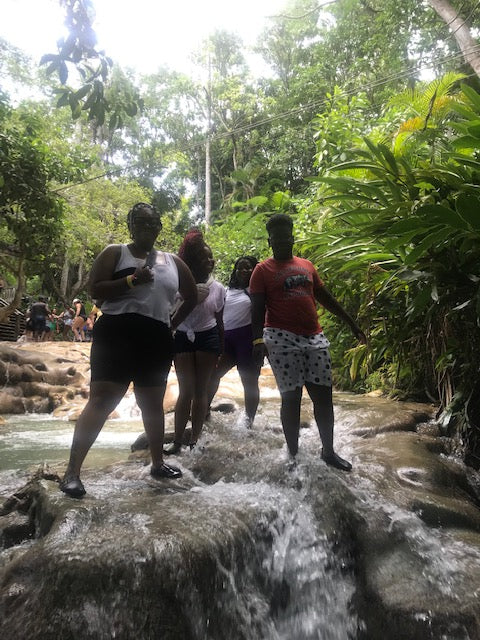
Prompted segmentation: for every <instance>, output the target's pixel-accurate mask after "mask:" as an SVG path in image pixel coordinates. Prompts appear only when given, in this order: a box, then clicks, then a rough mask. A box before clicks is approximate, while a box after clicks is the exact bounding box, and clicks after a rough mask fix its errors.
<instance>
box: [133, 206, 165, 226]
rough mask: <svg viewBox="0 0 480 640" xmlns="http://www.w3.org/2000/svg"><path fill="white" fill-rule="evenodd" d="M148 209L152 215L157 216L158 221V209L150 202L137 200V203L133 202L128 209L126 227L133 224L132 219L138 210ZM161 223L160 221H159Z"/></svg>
mask: <svg viewBox="0 0 480 640" xmlns="http://www.w3.org/2000/svg"><path fill="white" fill-rule="evenodd" d="M145 210H147V211H150V212H151V214H152V215H154V216H156V217H157V218H158V222H160V214H159V213H158V211H157V210H156V209H155V207H154V206H153V205H151V204H148V203H147V202H137V204H134V205H133V207H132V208H131V209H130V211H129V212H128V214H127V225H128V228H130V227H131V226H132V224H133V221H134V220H135V216H136V215H137V213H140V211H145ZM160 224H161V222H160Z"/></svg>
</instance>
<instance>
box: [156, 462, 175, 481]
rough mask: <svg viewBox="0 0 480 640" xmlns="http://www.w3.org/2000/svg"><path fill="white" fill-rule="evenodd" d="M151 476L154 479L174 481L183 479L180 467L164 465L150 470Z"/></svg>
mask: <svg viewBox="0 0 480 640" xmlns="http://www.w3.org/2000/svg"><path fill="white" fill-rule="evenodd" d="M150 475H151V476H153V477H154V478H168V479H170V480H174V479H175V478H181V477H182V472H181V471H180V469H179V468H178V467H171V466H170V465H168V464H165V463H163V464H162V466H161V467H154V466H152V468H151V469H150Z"/></svg>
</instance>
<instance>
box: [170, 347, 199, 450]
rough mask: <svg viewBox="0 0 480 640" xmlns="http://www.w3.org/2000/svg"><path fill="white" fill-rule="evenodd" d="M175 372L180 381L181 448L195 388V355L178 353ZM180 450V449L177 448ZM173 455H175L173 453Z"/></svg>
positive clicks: (177, 426)
mask: <svg viewBox="0 0 480 640" xmlns="http://www.w3.org/2000/svg"><path fill="white" fill-rule="evenodd" d="M175 372H176V374H177V380H178V398H177V403H176V405H175V442H174V444H176V445H177V447H179V446H180V445H181V444H182V442H183V434H184V433H185V427H186V426H187V422H188V418H189V416H190V411H191V407H192V398H193V392H194V388H195V354H194V353H178V354H177V355H176V356H175ZM177 450H178V448H177ZM172 453H174V452H173V451H172Z"/></svg>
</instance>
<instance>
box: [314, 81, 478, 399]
mask: <svg viewBox="0 0 480 640" xmlns="http://www.w3.org/2000/svg"><path fill="white" fill-rule="evenodd" d="M459 98H461V99H459V100H458V102H455V103H454V104H453V109H454V111H455V117H452V119H451V120H450V121H448V122H445V126H448V129H449V131H450V132H451V131H452V129H455V130H456V131H457V132H459V133H460V135H459V134H458V133H457V134H456V135H455V136H454V137H452V139H451V145H450V148H449V149H448V148H444V150H443V152H442V153H441V154H440V156H439V157H437V156H436V157H434V158H432V157H431V156H430V157H428V156H429V155H430V154H428V153H426V154H425V157H422V154H420V155H419V157H417V158H415V159H409V158H408V157H405V156H404V155H395V154H394V153H393V152H392V148H393V147H391V148H389V147H388V146H386V145H384V144H373V143H372V142H371V141H370V140H369V139H368V138H365V140H364V146H363V148H358V149H357V150H356V151H355V159H352V160H348V161H346V162H342V163H339V164H337V165H336V166H333V167H331V168H330V169H329V171H327V172H326V173H325V174H324V175H321V176H318V177H316V178H314V179H313V180H314V183H315V184H316V185H317V191H316V196H317V201H316V205H315V206H316V207H317V208H320V209H321V210H322V211H323V216H322V217H321V218H319V220H320V222H319V224H317V228H316V229H314V230H312V231H311V233H310V234H309V235H308V236H307V237H305V239H304V241H303V244H302V247H303V250H304V252H306V253H307V254H308V255H309V256H311V257H312V259H313V260H314V261H315V262H316V263H317V264H323V265H324V268H323V271H324V273H325V274H326V275H327V276H329V275H330V274H332V278H334V280H335V282H336V283H337V284H336V290H337V292H339V293H340V295H342V296H344V297H345V298H346V299H347V300H350V301H351V302H352V304H353V305H356V306H357V307H358V308H359V309H360V313H361V315H362V316H363V319H364V323H365V324H366V325H367V326H368V328H369V333H370V344H371V347H370V349H369V350H365V351H364V353H363V355H364V357H365V360H364V365H365V369H364V371H363V374H364V376H365V375H366V374H367V372H368V371H372V370H378V369H383V370H384V371H390V374H391V373H392V372H393V371H395V372H396V375H395V376H394V378H393V380H391V382H393V385H394V387H395V388H397V389H398V390H401V391H403V392H404V393H408V394H409V395H410V396H412V395H414V396H415V397H417V398H418V397H422V396H423V397H427V398H430V399H432V400H435V401H438V402H440V406H441V408H442V409H444V410H446V409H447V407H448V406H449V405H450V404H451V403H452V402H453V401H454V399H455V394H456V393H461V394H462V395H463V397H464V398H466V397H468V394H469V391H470V390H471V389H472V386H473V384H474V382H475V381H476V380H477V379H478V377H479V371H478V364H477V361H478V349H479V347H480V335H479V331H478V330H479V327H480V290H479V283H480V242H479V241H480V237H479V236H480V214H479V212H480V162H479V160H478V159H477V154H478V152H479V150H480V96H479V95H478V94H477V93H476V92H475V91H473V90H472V89H471V88H469V87H468V86H466V85H462V92H461V95H460V96H459ZM457 114H458V115H457ZM444 134H445V131H444V130H443V131H442V132H440V131H439V136H440V135H442V136H444ZM451 135H452V134H451ZM452 147H453V148H454V149H455V148H457V149H459V151H452ZM312 206H313V205H312ZM360 300H362V303H361V304H360V302H359V301H360ZM465 335H469V336H470V339H469V340H468V341H466V340H465V339H464V337H465ZM353 356H355V358H356V362H355V368H356V369H357V370H358V368H359V366H360V365H361V362H359V358H357V354H353V355H352V357H353ZM367 357H368V359H367ZM352 362H353V361H352ZM390 377H391V375H390Z"/></svg>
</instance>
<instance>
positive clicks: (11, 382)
mask: <svg viewBox="0 0 480 640" xmlns="http://www.w3.org/2000/svg"><path fill="white" fill-rule="evenodd" d="M89 351H90V344H89V343H81V344H80V343H77V344H74V343H63V342H58V343H56V342H48V343H28V342H26V343H25V342H24V343H10V342H9V343H5V342H3V343H0V387H1V388H2V391H1V392H0V413H3V414H10V413H11V414H21V413H26V412H32V413H50V412H52V411H53V410H54V409H56V408H58V407H61V406H62V405H66V404H68V403H70V402H71V401H72V400H74V399H75V398H76V397H80V398H82V399H83V400H84V399H85V398H86V396H87V393H88V383H89V370H90V364H89ZM59 354H62V355H59ZM83 404H84V402H83Z"/></svg>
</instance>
